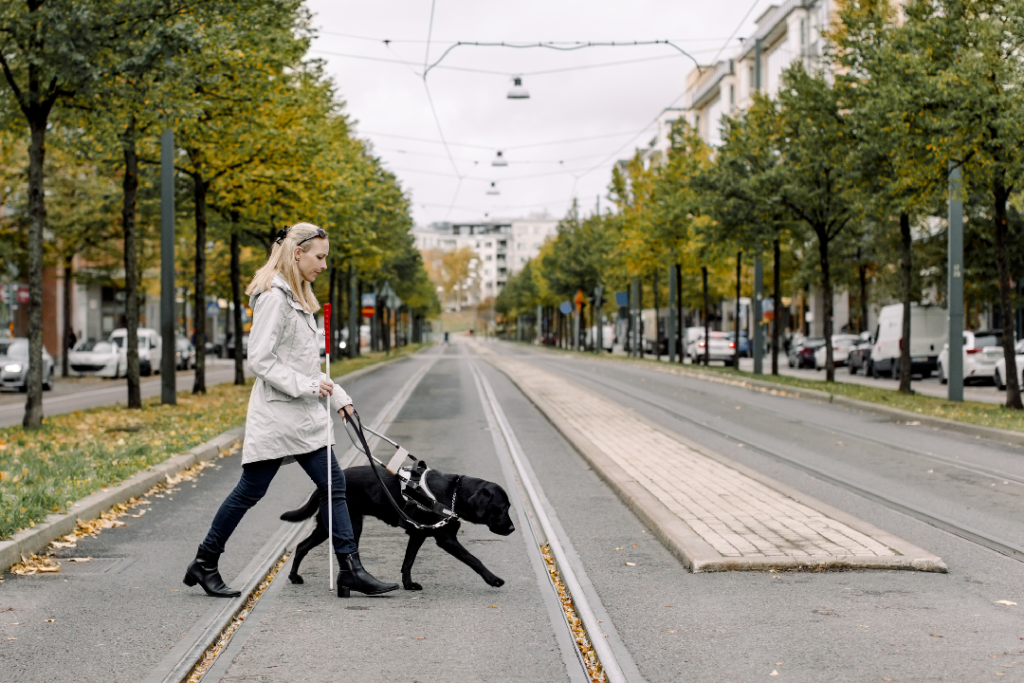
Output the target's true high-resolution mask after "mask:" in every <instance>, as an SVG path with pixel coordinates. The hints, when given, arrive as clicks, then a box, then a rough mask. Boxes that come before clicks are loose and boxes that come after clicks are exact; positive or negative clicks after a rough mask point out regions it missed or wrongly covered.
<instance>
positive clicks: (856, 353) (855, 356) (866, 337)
mask: <svg viewBox="0 0 1024 683" xmlns="http://www.w3.org/2000/svg"><path fill="white" fill-rule="evenodd" d="M874 345H875V335H873V334H872V333H871V332H861V333H860V341H859V342H857V343H856V344H854V345H853V348H852V349H850V355H849V357H848V358H847V361H846V364H847V367H849V368H850V374H851V375H856V374H857V373H858V372H859V371H861V370H863V371H864V374H865V375H867V374H868V361H869V360H871V347H872V346H874Z"/></svg>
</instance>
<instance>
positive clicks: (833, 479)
mask: <svg viewBox="0 0 1024 683" xmlns="http://www.w3.org/2000/svg"><path fill="white" fill-rule="evenodd" d="M559 372H561V373H563V374H565V375H569V376H571V377H573V378H576V379H582V380H583V381H584V385H585V384H586V383H588V382H589V383H593V384H597V385H599V386H603V387H605V388H607V389H610V390H612V391H615V392H618V393H620V394H622V395H623V396H628V397H629V398H631V399H633V400H635V401H638V402H640V403H643V404H645V405H648V406H650V407H652V408H655V409H657V410H659V411H661V412H662V413H664V414H666V415H668V416H670V417H671V418H673V419H676V420H680V421H683V422H686V423H689V424H692V425H694V426H695V427H697V428H699V429H702V430H705V431H707V432H711V433H713V434H715V435H717V436H719V437H723V438H725V439H727V440H729V441H731V442H734V443H737V444H742V445H743V446H744V447H745V448H749V449H750V450H753V451H756V452H757V453H760V454H762V455H764V456H767V457H769V458H771V459H772V460H775V461H776V462H780V463H782V464H785V465H788V466H790V467H793V468H795V469H797V470H799V471H801V472H803V473H804V474H807V475H809V476H811V477H814V478H815V479H817V480H819V481H823V482H825V483H827V484H830V485H832V486H836V487H838V488H841V489H843V490H845V491H848V492H850V493H853V494H855V495H858V496H860V497H862V498H865V499H867V500H870V501H872V502H874V503H877V504H879V505H882V506H884V507H886V508H888V509H890V510H894V511H896V512H900V513H902V514H904V515H907V516H908V517H912V518H913V519H916V520H918V521H921V522H924V523H926V524H928V525H930V526H933V527H935V528H937V529H941V530H942V531H945V532H947V533H950V534H952V535H954V536H957V537H959V538H962V539H964V540H967V541H969V542H971V543H974V544H976V545H979V546H982V547H984V548H987V549H989V550H992V551H994V552H997V553H999V554H1001V555H1004V556H1006V557H1009V558H1011V559H1014V560H1017V561H1018V562H1024V547H1022V546H1020V545H1018V544H1015V543H1013V542H1011V541H1007V540H1005V539H1002V538H999V537H997V536H995V535H992V534H989V533H987V532H985V531H982V530H980V529H976V528H973V527H971V526H969V525H966V524H961V523H960V522H957V521H956V520H953V519H951V518H949V517H946V516H945V515H941V514H939V513H936V512H932V511H929V510H925V509H923V508H920V507H917V506H914V505H909V504H907V503H903V502H901V501H898V500H896V499H894V498H892V497H891V496H889V495H886V494H884V493H882V492H880V491H877V490H875V489H873V488H870V487H867V486H863V485H861V484H858V483H856V482H854V481H852V480H850V479H848V478H845V477H841V476H837V475H834V474H830V473H828V472H825V471H824V470H822V469H820V468H818V467H815V466H813V465H811V464H808V463H806V462H803V461H801V460H799V459H797V458H793V457H791V456H788V455H785V454H783V453H780V452H778V451H777V450H775V449H773V448H771V447H769V446H765V445H762V444H758V443H755V442H754V441H752V440H750V439H749V438H747V437H743V436H739V435H737V434H735V433H733V432H731V431H729V430H727V429H724V428H721V427H717V426H714V425H711V424H708V423H706V422H703V421H701V420H698V419H695V418H693V417H690V416H689V415H686V414H685V413H683V412H681V411H679V410H675V409H673V408H670V407H667V406H666V405H665V402H664V400H662V401H655V400H652V399H651V398H648V397H645V396H642V395H640V394H639V393H637V392H636V391H634V390H632V389H631V388H630V387H628V386H624V385H623V384H622V383H620V382H610V381H608V380H604V379H599V378H597V377H595V375H593V374H586V375H584V374H583V373H581V372H579V371H578V370H575V369H569V368H567V367H566V366H565V365H564V364H562V365H560V366H559ZM754 409H755V410H760V408H754ZM766 412H771V411H766ZM830 431H831V430H830ZM885 445H888V444H885ZM915 454H916V453H915ZM947 464H949V463H947ZM964 468H965V469H969V466H964ZM974 471H975V472H976V473H977V474H982V475H984V476H989V477H992V476H993V474H992V473H990V472H983V471H979V470H974ZM998 476H1000V477H1001V476H1002V474H1000V475H998ZM1002 478H1003V479H1004V480H1007V481H1009V480H1010V479H1011V478H1009V477H1002ZM1013 480H1014V481H1019V480H1020V478H1013ZM1019 483H1024V482H1019Z"/></svg>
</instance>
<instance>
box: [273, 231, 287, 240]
mask: <svg viewBox="0 0 1024 683" xmlns="http://www.w3.org/2000/svg"><path fill="white" fill-rule="evenodd" d="M287 234H288V228H285V229H284V230H278V231H277V235H275V237H274V242H275V243H276V244H281V242H283V241H284V238H285V236H286V235H287Z"/></svg>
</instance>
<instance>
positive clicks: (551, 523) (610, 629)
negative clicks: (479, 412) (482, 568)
mask: <svg viewBox="0 0 1024 683" xmlns="http://www.w3.org/2000/svg"><path fill="white" fill-rule="evenodd" d="M470 367H471V370H472V373H473V377H474V380H475V382H476V386H477V391H478V393H479V395H480V401H481V403H482V404H483V406H484V408H485V413H486V416H487V421H488V425H489V427H490V429H491V434H492V437H493V440H494V444H495V450H496V451H497V453H498V457H499V459H501V460H502V461H503V462H502V464H503V465H504V466H506V467H507V470H506V476H507V478H508V479H509V480H510V481H509V484H510V485H513V486H515V489H516V490H518V492H519V493H520V496H519V497H520V500H521V501H522V503H523V508H525V509H524V510H522V511H521V519H523V520H525V521H526V523H525V524H523V525H522V526H523V527H525V529H524V533H525V532H527V531H528V532H529V535H530V537H532V542H530V541H529V540H528V541H527V548H528V551H529V553H530V554H531V556H532V557H533V559H534V560H535V561H539V562H540V563H541V564H542V565H546V566H547V572H546V574H547V575H548V578H549V583H548V584H547V585H546V586H545V585H544V584H542V588H545V587H546V588H547V589H548V590H549V591H550V594H549V597H555V598H556V599H557V601H558V603H559V604H560V605H561V606H562V608H563V609H562V611H561V614H562V625H563V626H564V628H565V629H566V630H567V632H568V633H567V635H568V636H569V638H570V639H571V641H572V642H573V643H575V645H576V647H575V648H574V650H575V654H576V657H577V662H578V663H579V665H580V667H581V669H582V671H583V673H584V675H585V676H586V680H588V681H593V682H597V681H608V683H628V682H629V681H636V682H638V681H640V680H642V679H641V678H640V674H639V671H638V670H637V668H636V665H635V663H633V661H632V658H631V657H630V655H629V653H628V651H626V649H625V646H624V645H623V644H622V643H621V641H620V640H619V637H618V633H617V632H616V631H615V629H614V626H613V624H612V623H611V620H610V619H609V618H608V614H607V612H606V611H605V609H604V607H603V605H601V601H600V597H599V596H598V595H597V593H596V591H594V589H593V586H592V584H591V583H590V581H589V579H588V578H587V576H586V570H585V569H584V568H583V566H582V563H581V562H580V561H579V556H578V555H577V554H576V551H575V549H573V547H572V543H571V541H570V540H569V538H568V536H566V534H565V531H564V530H563V529H562V528H561V525H560V524H559V522H558V520H557V518H556V517H555V516H554V515H553V514H552V513H550V512H549V509H550V504H548V503H547V499H546V497H545V496H544V492H543V489H542V488H541V486H540V484H539V482H537V481H536V477H535V475H534V473H533V471H532V468H531V467H530V465H529V459H528V457H527V455H526V453H525V452H524V451H523V449H522V446H521V445H520V444H519V440H518V438H517V437H516V435H515V432H514V430H513V429H512V426H511V424H510V423H509V422H508V419H507V417H506V416H505V413H504V411H503V410H502V408H501V405H500V403H499V402H498V399H497V396H496V395H495V393H494V389H493V388H492V387H491V384H490V382H489V381H488V380H487V378H486V377H485V376H484V374H483V372H481V370H480V368H479V367H478V366H477V363H475V362H473V363H471V365H470ZM509 470H511V471H509ZM553 620H554V619H553ZM556 635H557V634H556ZM627 672H628V675H627ZM568 673H569V674H570V679H573V678H575V676H573V674H574V672H573V671H571V670H570V671H569V672H568Z"/></svg>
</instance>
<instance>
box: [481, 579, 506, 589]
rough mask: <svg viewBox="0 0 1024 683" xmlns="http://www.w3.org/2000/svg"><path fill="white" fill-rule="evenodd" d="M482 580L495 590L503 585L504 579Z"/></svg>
mask: <svg viewBox="0 0 1024 683" xmlns="http://www.w3.org/2000/svg"><path fill="white" fill-rule="evenodd" d="M484 580H485V581H487V583H488V584H490V585H491V586H494V587H495V588H500V587H502V586H504V585H505V579H501V578H498V577H497V576H492V577H491V578H489V579H484Z"/></svg>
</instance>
